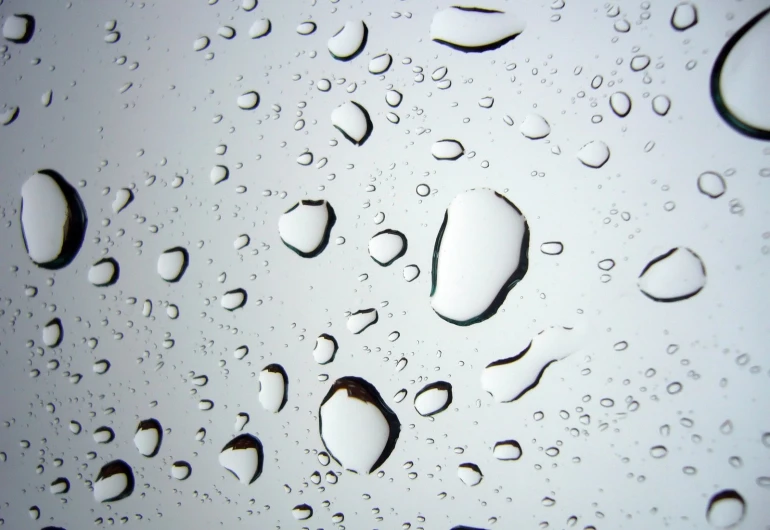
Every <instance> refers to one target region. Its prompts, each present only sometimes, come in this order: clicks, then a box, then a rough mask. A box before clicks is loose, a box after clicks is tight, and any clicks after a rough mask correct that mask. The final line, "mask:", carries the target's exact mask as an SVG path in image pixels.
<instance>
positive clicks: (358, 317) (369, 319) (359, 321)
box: [347, 308, 379, 335]
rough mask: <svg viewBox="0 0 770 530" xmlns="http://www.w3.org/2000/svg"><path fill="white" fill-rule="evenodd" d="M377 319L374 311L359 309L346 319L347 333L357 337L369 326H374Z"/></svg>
mask: <svg viewBox="0 0 770 530" xmlns="http://www.w3.org/2000/svg"><path fill="white" fill-rule="evenodd" d="M378 319H379V316H378V315H377V310H376V309H373V308H371V309H360V310H358V311H356V312H355V313H352V314H351V315H350V316H349V317H348V322H347V328H348V331H350V332H351V333H353V334H354V335H358V334H359V333H361V332H363V331H364V330H365V329H366V328H368V327H369V326H372V325H374V324H376V323H377V320H378Z"/></svg>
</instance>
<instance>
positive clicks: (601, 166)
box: [577, 140, 612, 169]
mask: <svg viewBox="0 0 770 530" xmlns="http://www.w3.org/2000/svg"><path fill="white" fill-rule="evenodd" d="M597 141H601V140H591V141H590V142H588V143H587V144H585V145H584V146H583V147H581V148H580V149H578V155H579V154H580V151H582V150H583V149H584V148H585V147H586V146H587V145H590V144H593V143H596V142H597ZM602 143H604V142H602ZM604 146H605V147H606V148H607V158H605V159H604V162H602V163H601V164H599V165H598V166H592V165H591V164H588V163H586V162H583V160H581V158H580V156H578V157H577V159H578V160H579V161H580V163H581V164H583V165H584V166H585V167H588V168H591V169H601V168H603V167H604V164H606V163H607V162H609V161H610V157H611V156H612V153H611V152H610V148H609V146H608V145H607V144H604Z"/></svg>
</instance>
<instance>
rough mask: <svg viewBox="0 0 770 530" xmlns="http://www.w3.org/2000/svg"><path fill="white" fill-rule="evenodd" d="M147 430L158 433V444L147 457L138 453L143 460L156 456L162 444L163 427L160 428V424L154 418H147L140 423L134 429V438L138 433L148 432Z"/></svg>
mask: <svg viewBox="0 0 770 530" xmlns="http://www.w3.org/2000/svg"><path fill="white" fill-rule="evenodd" d="M149 430H154V431H156V432H157V433H158V443H157V444H156V445H155V449H153V451H152V453H150V454H149V455H145V454H142V453H141V452H140V453H139V454H141V455H142V456H144V457H145V458H152V457H153V456H155V455H157V454H158V451H160V445H161V443H163V427H161V425H160V422H159V421H158V420H156V419H155V418H149V419H146V420H142V421H140V422H139V425H138V426H137V427H136V431H135V432H134V436H136V434H137V433H138V432H139V431H149Z"/></svg>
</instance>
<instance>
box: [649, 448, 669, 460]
mask: <svg viewBox="0 0 770 530" xmlns="http://www.w3.org/2000/svg"><path fill="white" fill-rule="evenodd" d="M667 454H668V449H666V448H665V447H664V446H662V445H656V446H655V447H652V448H650V456H652V457H653V458H663V457H664V456H666V455H667Z"/></svg>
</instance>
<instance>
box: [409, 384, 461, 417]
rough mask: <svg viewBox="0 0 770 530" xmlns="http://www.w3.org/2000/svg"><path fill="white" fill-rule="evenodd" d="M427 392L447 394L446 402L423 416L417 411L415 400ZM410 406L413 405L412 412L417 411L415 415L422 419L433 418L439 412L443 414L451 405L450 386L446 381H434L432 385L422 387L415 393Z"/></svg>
mask: <svg viewBox="0 0 770 530" xmlns="http://www.w3.org/2000/svg"><path fill="white" fill-rule="evenodd" d="M429 390H444V391H445V392H446V393H447V400H446V403H444V404H443V405H442V406H441V407H440V408H438V409H436V410H435V411H433V412H430V413H428V414H423V413H422V412H420V411H419V410H417V398H418V397H420V396H421V395H422V394H424V393H425V392H428V391H429ZM412 404H413V405H414V410H417V414H419V415H420V416H422V417H423V418H430V417H431V416H435V415H436V414H438V413H440V412H444V411H445V410H446V409H448V408H449V405H451V404H452V384H451V383H448V382H446V381H435V382H433V383H430V384H428V385H425V386H424V387H422V389H420V390H419V391H417V393H416V394H415V395H414V399H413V400H412Z"/></svg>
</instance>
